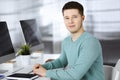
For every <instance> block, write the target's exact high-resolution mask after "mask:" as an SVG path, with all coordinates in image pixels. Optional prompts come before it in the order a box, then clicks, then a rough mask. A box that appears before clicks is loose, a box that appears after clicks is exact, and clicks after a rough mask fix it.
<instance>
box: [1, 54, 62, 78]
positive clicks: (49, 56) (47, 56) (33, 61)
mask: <svg viewBox="0 0 120 80" xmlns="http://www.w3.org/2000/svg"><path fill="white" fill-rule="evenodd" d="M37 55H38V54H37ZM59 56H60V54H42V57H41V56H40V58H39V57H38V58H31V65H30V66H31V67H29V68H28V67H27V68H26V69H25V70H23V69H24V68H18V69H19V70H18V71H16V72H23V71H25V72H26V73H27V71H28V72H29V70H32V66H33V65H34V64H36V63H41V64H43V63H44V62H45V61H46V60H47V59H56V58H58V57H59ZM14 68H15V67H13V70H14ZM10 70H12V69H10ZM16 70H17V67H16ZM22 70H23V71H22ZM26 70H27V71H26ZM10 74H12V72H11V71H9V72H7V73H4V75H5V76H7V75H10ZM2 80H7V79H5V78H4V79H2ZM35 80H50V78H46V77H39V78H37V79H35Z"/></svg>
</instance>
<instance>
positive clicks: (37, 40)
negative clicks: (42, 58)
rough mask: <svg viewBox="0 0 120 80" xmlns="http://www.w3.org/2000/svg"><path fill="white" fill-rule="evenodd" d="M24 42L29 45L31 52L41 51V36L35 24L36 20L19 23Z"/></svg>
mask: <svg viewBox="0 0 120 80" xmlns="http://www.w3.org/2000/svg"><path fill="white" fill-rule="evenodd" d="M20 24H21V28H22V31H23V35H24V38H25V42H26V43H27V44H30V45H31V50H32V51H36V50H41V49H42V48H43V44H42V40H41V34H40V31H39V28H38V26H37V23H36V19H29V20H21V21H20Z"/></svg>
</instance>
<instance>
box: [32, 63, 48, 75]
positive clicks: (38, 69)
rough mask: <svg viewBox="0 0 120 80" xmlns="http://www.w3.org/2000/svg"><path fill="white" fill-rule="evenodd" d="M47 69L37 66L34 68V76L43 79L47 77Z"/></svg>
mask: <svg viewBox="0 0 120 80" xmlns="http://www.w3.org/2000/svg"><path fill="white" fill-rule="evenodd" d="M46 71H47V70H46V69H45V68H44V67H43V66H42V65H40V64H36V65H35V66H34V67H33V73H34V74H38V75H40V76H42V77H45V76H46Z"/></svg>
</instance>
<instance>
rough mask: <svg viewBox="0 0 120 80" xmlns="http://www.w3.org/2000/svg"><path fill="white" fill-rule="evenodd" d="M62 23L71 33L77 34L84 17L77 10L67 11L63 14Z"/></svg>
mask: <svg viewBox="0 0 120 80" xmlns="http://www.w3.org/2000/svg"><path fill="white" fill-rule="evenodd" d="M63 16H64V22H65V25H66V27H67V29H68V30H69V31H70V32H71V33H77V32H79V31H80V30H81V27H82V24H83V20H84V16H81V15H80V13H79V11H78V10H77V9H67V10H64V12H63Z"/></svg>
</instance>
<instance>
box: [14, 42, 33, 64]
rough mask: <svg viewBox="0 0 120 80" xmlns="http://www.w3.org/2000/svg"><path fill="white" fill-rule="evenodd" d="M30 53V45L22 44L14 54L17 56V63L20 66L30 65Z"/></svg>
mask: <svg viewBox="0 0 120 80" xmlns="http://www.w3.org/2000/svg"><path fill="white" fill-rule="evenodd" d="M30 54H31V52H30V45H29V44H25V45H22V46H21V48H20V49H19V51H18V52H17V54H16V56H18V57H17V58H16V62H17V65H20V66H28V65H30Z"/></svg>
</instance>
